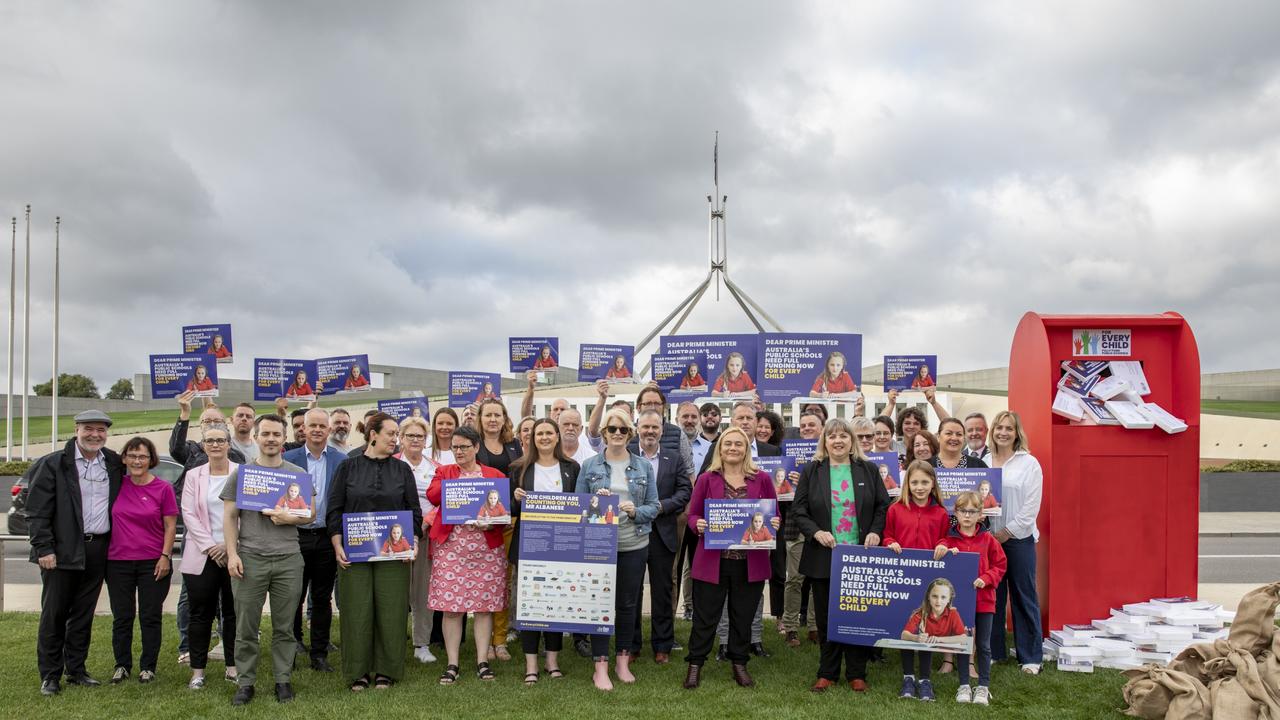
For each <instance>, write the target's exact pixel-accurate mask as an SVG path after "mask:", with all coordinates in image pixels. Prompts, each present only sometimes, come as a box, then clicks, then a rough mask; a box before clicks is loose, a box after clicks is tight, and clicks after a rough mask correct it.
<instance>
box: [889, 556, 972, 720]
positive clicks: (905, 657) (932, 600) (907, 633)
mask: <svg viewBox="0 0 1280 720" xmlns="http://www.w3.org/2000/svg"><path fill="white" fill-rule="evenodd" d="M955 596H956V589H955V586H953V585H952V584H951V581H950V580H948V579H946V578H937V579H936V580H934V581H933V582H931V583H929V587H927V588H925V591H924V601H923V602H921V603H920V609H919V610H916V611H915V612H913V613H911V617H910V618H909V619H908V620H907V625H906V627H904V628H902V639H903V640H909V641H911V642H918V643H962V642H965V641H967V640H968V636H967V635H965V628H964V621H963V620H961V619H960V613H959V612H958V611H957V610H956V609H955V608H954V607H952V606H951V601H952V600H954V599H955ZM914 655H915V653H914V652H912V651H911V650H903V651H902V669H903V676H902V692H901V693H900V694H899V695H898V697H904V698H910V697H916V695H917V693H916V692H913V691H917V690H918V695H919V697H920V699H921V700H924V701H925V702H933V699H934V698H933V684H932V683H930V682H929V664H930V663H931V662H932V661H933V653H930V652H927V651H924V650H921V651H920V676H921V679H920V682H919V683H917V682H915V679H914V678H912V677H911V675H910V674H909V671H910V670H911V669H912V668H911V664H912V660H913V659H914V658H913V656H914Z"/></svg>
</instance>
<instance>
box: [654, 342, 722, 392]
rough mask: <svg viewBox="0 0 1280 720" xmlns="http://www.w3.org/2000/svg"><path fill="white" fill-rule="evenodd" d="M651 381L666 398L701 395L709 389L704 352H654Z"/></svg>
mask: <svg viewBox="0 0 1280 720" xmlns="http://www.w3.org/2000/svg"><path fill="white" fill-rule="evenodd" d="M651 367H652V368H653V370H652V372H653V381H654V382H655V383H657V384H658V387H659V388H660V389H661V390H662V392H664V393H666V394H667V397H668V398H673V397H674V398H691V397H702V396H704V395H707V393H708V392H709V391H710V389H711V386H710V384H709V383H710V381H709V380H707V355H706V353H681V354H675V355H671V354H666V353H654V354H653V356H652V363H651Z"/></svg>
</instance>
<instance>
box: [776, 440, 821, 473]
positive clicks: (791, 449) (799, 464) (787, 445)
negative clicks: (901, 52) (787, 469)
mask: <svg viewBox="0 0 1280 720" xmlns="http://www.w3.org/2000/svg"><path fill="white" fill-rule="evenodd" d="M816 452H818V441H817V440H783V441H782V454H783V455H786V456H787V457H789V458H793V459H794V460H795V467H796V470H803V469H804V466H805V465H808V464H809V461H810V460H813V454H814V453H816Z"/></svg>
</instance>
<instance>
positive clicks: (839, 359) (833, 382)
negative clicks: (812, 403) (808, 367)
mask: <svg viewBox="0 0 1280 720" xmlns="http://www.w3.org/2000/svg"><path fill="white" fill-rule="evenodd" d="M847 363H848V361H847V360H845V357H844V353H842V352H840V351H839V350H836V351H835V352H832V353H831V354H829V355H827V361H826V363H824V364H823V368H824V369H823V371H822V374H821V375H819V376H818V379H817V380H814V381H813V388H812V389H810V390H809V394H811V395H813V396H814V397H840V396H848V395H850V394H852V393H856V392H858V385H857V384H856V383H854V382H853V378H851V377H849V371H847V370H845V365H846V364H847Z"/></svg>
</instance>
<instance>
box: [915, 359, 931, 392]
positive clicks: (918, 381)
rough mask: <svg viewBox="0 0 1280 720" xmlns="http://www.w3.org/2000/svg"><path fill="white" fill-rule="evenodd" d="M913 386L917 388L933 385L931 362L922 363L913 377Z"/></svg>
mask: <svg viewBox="0 0 1280 720" xmlns="http://www.w3.org/2000/svg"><path fill="white" fill-rule="evenodd" d="M911 387H912V388H915V389H918V388H927V387H933V376H931V375H929V363H923V364H922V365H920V369H919V370H917V371H916V376H915V377H914V378H912V379H911Z"/></svg>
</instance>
